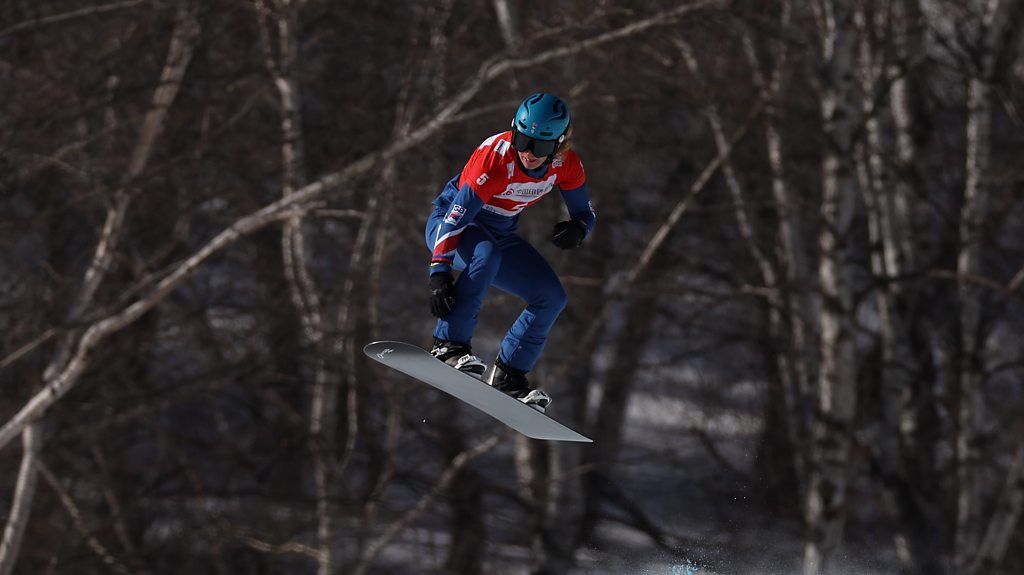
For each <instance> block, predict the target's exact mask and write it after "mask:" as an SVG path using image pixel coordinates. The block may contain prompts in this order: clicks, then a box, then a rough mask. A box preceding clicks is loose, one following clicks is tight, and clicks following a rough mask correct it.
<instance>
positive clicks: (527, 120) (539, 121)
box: [512, 92, 569, 142]
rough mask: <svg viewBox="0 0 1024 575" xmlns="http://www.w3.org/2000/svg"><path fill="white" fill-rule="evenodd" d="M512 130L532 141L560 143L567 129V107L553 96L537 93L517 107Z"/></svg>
mask: <svg viewBox="0 0 1024 575" xmlns="http://www.w3.org/2000/svg"><path fill="white" fill-rule="evenodd" d="M512 128H513V129H515V131H517V132H519V133H521V134H523V135H524V136H528V137H530V138H532V139H534V140H557V141H559V142H561V141H562V140H563V139H564V138H565V131H566V130H567V129H568V128H569V106H567V105H566V103H565V102H564V101H563V100H562V99H561V98H559V97H558V96H555V95H554V94H546V93H544V92H538V93H536V94H534V95H532V96H530V97H529V98H527V99H525V100H523V103H522V104H520V105H519V109H518V110H517V111H516V117H515V118H514V119H513V120H512Z"/></svg>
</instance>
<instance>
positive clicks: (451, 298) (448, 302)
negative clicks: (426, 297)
mask: <svg viewBox="0 0 1024 575" xmlns="http://www.w3.org/2000/svg"><path fill="white" fill-rule="evenodd" d="M453 308H455V278H454V277H453V276H452V273H451V272H438V273H436V274H431V276H430V313H432V314H434V315H435V316H437V317H444V316H446V315H448V314H450V313H451V312H452V309H453Z"/></svg>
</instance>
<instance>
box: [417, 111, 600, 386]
mask: <svg viewBox="0 0 1024 575" xmlns="http://www.w3.org/2000/svg"><path fill="white" fill-rule="evenodd" d="M511 138H512V132H511V131H507V132H503V133H500V134H495V135H493V136H491V137H490V138H487V139H486V140H484V142H483V143H482V144H480V146H479V147H478V148H477V149H476V150H475V151H474V152H473V155H472V156H470V158H469V161H468V162H467V163H466V166H465V168H463V170H462V172H461V173H460V174H459V175H458V176H456V177H454V178H452V179H451V180H450V181H449V182H448V184H447V185H446V186H445V187H444V190H443V191H442V192H441V195H439V196H437V198H435V199H434V202H433V204H434V206H435V207H434V211H433V213H432V214H431V215H430V218H429V219H428V220H427V227H426V242H427V247H428V248H429V249H430V250H431V251H432V252H433V255H432V258H431V262H430V272H431V274H434V273H439V272H447V271H451V270H452V269H453V268H454V269H457V270H463V271H462V273H461V274H460V275H459V278H458V280H457V281H456V282H455V294H456V298H455V305H454V307H453V309H452V311H451V312H450V313H449V314H447V315H446V316H445V317H443V318H441V319H439V320H438V321H437V327H436V328H435V329H434V337H435V338H437V339H438V340H444V341H452V342H457V343H462V344H465V345H467V346H468V345H470V340H471V339H472V337H473V331H474V329H475V328H476V322H477V316H478V314H479V312H480V307H481V305H482V304H483V300H484V296H485V295H486V294H487V289H488V288H489V287H490V286H491V285H494V286H496V287H498V288H499V289H501V290H503V291H506V292H508V293H510V294H513V295H515V296H518V297H520V298H522V299H523V300H525V301H526V304H527V305H526V309H525V310H523V312H522V313H521V314H520V315H519V318H518V319H517V320H516V322H515V323H514V324H513V325H512V327H511V328H510V329H509V331H508V334H507V335H506V336H505V339H504V341H502V344H501V350H500V351H499V353H498V359H500V360H501V361H502V362H504V363H505V364H506V365H508V366H509V367H512V368H514V369H518V370H522V371H524V372H526V371H530V370H531V369H532V368H533V366H534V364H535V363H536V362H537V359H538V358H539V357H540V352H541V350H542V349H543V348H544V343H545V342H546V341H547V336H548V332H550V331H551V327H552V326H553V325H554V323H555V320H556V319H557V318H558V315H559V314H560V313H561V311H562V309H564V308H565V304H566V295H565V290H564V289H563V288H562V283H561V282H560V281H559V280H558V276H557V275H556V274H555V272H554V270H552V269H551V266H550V265H548V263H547V261H545V259H544V257H543V256H541V254H540V253H539V252H538V251H537V250H536V249H535V248H534V247H533V246H531V245H530V244H529V243H528V242H527V241H526V240H525V239H523V238H522V237H521V236H519V235H518V234H517V233H516V228H517V224H518V221H519V214H520V213H521V212H522V211H523V209H525V208H526V207H527V206H530V205H533V204H535V203H537V202H539V201H540V199H541V198H543V197H544V196H545V195H546V194H547V193H548V192H550V191H552V190H554V189H556V188H557V189H559V190H560V191H561V194H562V199H563V200H564V201H565V205H566V208H567V209H568V211H569V216H570V218H571V219H572V220H575V221H578V222H581V224H580V225H584V226H585V228H586V233H585V236H584V237H586V236H589V235H590V233H591V231H592V230H593V229H594V222H595V219H596V217H595V215H594V211H593V207H592V206H591V204H590V194H589V192H588V191H587V183H586V175H585V174H584V172H583V165H582V164H581V163H580V159H579V156H578V155H577V154H576V153H575V152H573V151H572V150H570V151H569V152H567V153H566V154H565V155H564V157H562V158H559V159H554V160H552V161H549V162H547V163H545V164H544V165H542V166H541V167H539V168H538V169H536V170H532V171H527V170H526V169H525V168H524V167H523V165H522V164H521V163H520V161H519V157H518V154H517V153H516V151H515V150H514V149H513V148H512V143H511Z"/></svg>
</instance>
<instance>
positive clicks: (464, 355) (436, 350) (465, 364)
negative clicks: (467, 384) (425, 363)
mask: <svg viewBox="0 0 1024 575" xmlns="http://www.w3.org/2000/svg"><path fill="white" fill-rule="evenodd" d="M471 351H472V350H471V349H470V348H469V346H468V345H466V344H464V343H456V342H453V341H443V340H440V339H437V338H434V347H433V348H431V350H430V355H432V356H434V357H436V358H437V359H439V360H441V361H443V362H445V363H447V364H448V365H450V366H452V367H454V368H455V369H457V370H459V371H461V372H464V373H467V374H469V375H472V376H473V377H475V378H477V379H483V378H484V371H486V370H487V366H486V365H484V362H483V361H481V360H480V358H479V357H477V356H475V355H473V354H472V353H471Z"/></svg>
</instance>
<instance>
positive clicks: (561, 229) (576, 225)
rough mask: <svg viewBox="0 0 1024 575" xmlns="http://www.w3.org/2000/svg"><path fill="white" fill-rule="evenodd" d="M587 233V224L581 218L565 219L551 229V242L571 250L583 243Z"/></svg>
mask: <svg viewBox="0 0 1024 575" xmlns="http://www.w3.org/2000/svg"><path fill="white" fill-rule="evenodd" d="M586 235H587V224H585V223H583V222H582V221H580V220H565V221H562V222H558V223H557V224H555V229H554V230H552V231H551V243H553V244H555V245H556V246H558V247H560V248H562V249H563V250H571V249H573V248H576V247H579V245H580V244H582V243H583V238H584V237H586Z"/></svg>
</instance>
